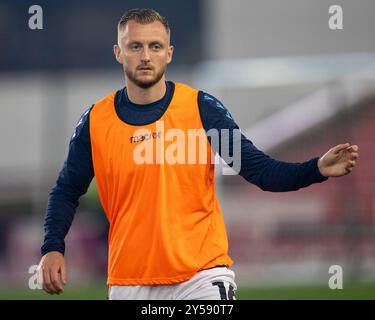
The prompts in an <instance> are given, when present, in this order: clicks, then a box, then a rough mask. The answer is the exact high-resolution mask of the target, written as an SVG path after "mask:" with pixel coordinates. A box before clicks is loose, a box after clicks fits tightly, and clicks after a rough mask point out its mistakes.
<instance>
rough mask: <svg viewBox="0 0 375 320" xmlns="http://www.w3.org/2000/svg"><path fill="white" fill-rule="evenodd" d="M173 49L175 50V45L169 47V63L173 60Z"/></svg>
mask: <svg viewBox="0 0 375 320" xmlns="http://www.w3.org/2000/svg"><path fill="white" fill-rule="evenodd" d="M173 50H174V47H173V46H169V48H168V60H167V64H169V63H170V62H171V61H172V58H173Z"/></svg>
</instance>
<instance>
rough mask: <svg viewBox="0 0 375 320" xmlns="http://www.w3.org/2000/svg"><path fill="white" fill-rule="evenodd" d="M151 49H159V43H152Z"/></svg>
mask: <svg viewBox="0 0 375 320" xmlns="http://www.w3.org/2000/svg"><path fill="white" fill-rule="evenodd" d="M152 49H154V50H160V49H161V46H160V45H159V44H154V45H153V46H152Z"/></svg>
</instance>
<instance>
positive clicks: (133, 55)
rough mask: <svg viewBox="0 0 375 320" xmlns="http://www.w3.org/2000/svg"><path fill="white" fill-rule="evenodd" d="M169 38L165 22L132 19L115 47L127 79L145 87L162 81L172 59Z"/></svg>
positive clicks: (121, 31)
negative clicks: (141, 21)
mask: <svg viewBox="0 0 375 320" xmlns="http://www.w3.org/2000/svg"><path fill="white" fill-rule="evenodd" d="M169 41H170V40H169V35H168V32H167V30H166V29H165V27H164V25H163V24H162V23H161V22H159V21H154V22H152V23H149V24H140V23H137V22H135V21H133V20H131V21H129V22H128V23H127V24H126V26H125V28H124V29H122V30H120V31H119V32H118V45H115V46H114V52H115V56H116V60H117V61H118V62H119V63H121V64H122V65H123V67H124V71H125V78H126V79H127V80H129V81H131V82H133V83H134V84H135V85H137V86H138V87H141V88H149V87H152V86H153V85H154V84H156V83H157V82H159V81H160V79H162V78H163V76H164V73H165V70H166V67H167V64H169V63H170V62H171V60H172V53H173V47H172V46H170V43H169Z"/></svg>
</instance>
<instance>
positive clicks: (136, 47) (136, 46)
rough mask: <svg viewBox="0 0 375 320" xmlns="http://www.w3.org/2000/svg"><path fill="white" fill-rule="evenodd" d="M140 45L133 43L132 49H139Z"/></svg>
mask: <svg viewBox="0 0 375 320" xmlns="http://www.w3.org/2000/svg"><path fill="white" fill-rule="evenodd" d="M140 47H141V46H140V45H139V44H133V45H132V46H131V49H133V50H138V49H140Z"/></svg>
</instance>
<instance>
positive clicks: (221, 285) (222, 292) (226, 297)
mask: <svg viewBox="0 0 375 320" xmlns="http://www.w3.org/2000/svg"><path fill="white" fill-rule="evenodd" d="M212 285H213V286H218V287H219V293H220V299H221V300H234V290H233V289H234V288H233V286H232V285H229V290H228V295H227V291H226V290H225V286H224V282H223V281H217V282H213V283H212Z"/></svg>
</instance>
